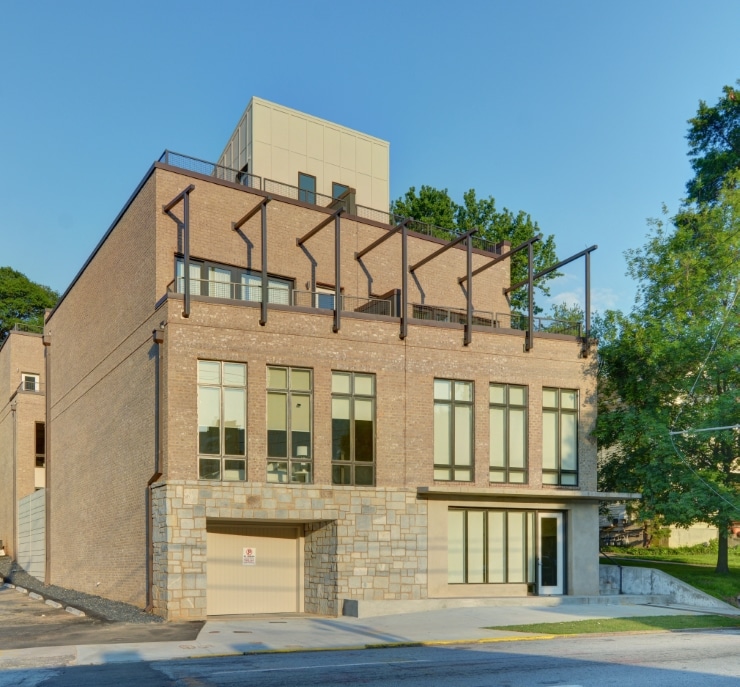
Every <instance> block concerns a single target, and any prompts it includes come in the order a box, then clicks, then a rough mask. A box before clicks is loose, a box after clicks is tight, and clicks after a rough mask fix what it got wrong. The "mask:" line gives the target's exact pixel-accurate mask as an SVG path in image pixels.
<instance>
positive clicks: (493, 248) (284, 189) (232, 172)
mask: <svg viewBox="0 0 740 687" xmlns="http://www.w3.org/2000/svg"><path fill="white" fill-rule="evenodd" d="M159 162H163V163H164V164H166V165H172V166H173V167H180V168H181V169H186V170H188V171H190V172H197V173H199V174H205V175H206V176H210V177H214V178H215V179H223V180H225V181H230V182H232V183H236V184H241V185H242V186H247V187H249V188H255V189H257V190H260V191H265V192H267V193H275V194H277V195H280V196H284V197H286V198H291V199H293V200H298V201H300V202H303V203H309V204H310V205H316V206H317V207H321V208H329V209H332V210H336V209H337V208H338V207H339V206H342V205H344V207H345V209H346V211H348V212H351V213H352V214H354V215H355V216H357V217H361V218H363V219H369V220H372V221H374V222H380V223H381V224H389V225H391V226H396V225H397V224H399V223H400V222H401V221H403V220H404V219H405V218H404V217H402V216H401V215H396V214H394V213H392V212H390V211H388V210H378V209H375V208H369V207H365V206H363V205H355V204H354V201H353V199H350V198H346V199H345V198H344V197H343V196H342V197H339V198H335V197H334V196H329V195H326V194H324V193H318V192H316V191H310V190H306V189H302V188H299V187H298V186H293V185H291V184H285V183H283V182H282V181H275V180H274V179H263V178H262V177H259V176H257V175H256V174H249V173H248V172H244V171H239V170H237V169H231V168H230V167H225V166H223V165H219V164H216V163H215V162H207V161H205V160H201V159H199V158H195V157H190V156H188V155H182V154H180V153H174V152H172V151H170V150H165V151H164V152H163V153H162V155H161V156H160V158H159ZM408 229H409V230H410V231H414V232H416V233H418V234H424V235H425V236H432V237H434V238H438V239H442V240H444V241H451V240H454V239H456V238H457V237H458V236H460V232H456V231H454V230H452V229H446V228H444V227H438V226H436V225H434V224H429V223H427V222H419V221H417V220H410V221H409V223H408ZM462 233H464V232H462ZM472 240H473V247H474V248H477V249H478V250H482V251H485V252H487V253H493V254H494V255H498V254H500V252H501V250H500V248H499V244H497V243H495V242H493V241H489V240H487V239H484V238H481V237H479V236H474V237H472Z"/></svg>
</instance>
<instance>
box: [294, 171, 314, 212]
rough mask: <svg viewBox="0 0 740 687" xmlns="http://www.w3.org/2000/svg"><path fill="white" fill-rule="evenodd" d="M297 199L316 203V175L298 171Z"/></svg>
mask: <svg viewBox="0 0 740 687" xmlns="http://www.w3.org/2000/svg"><path fill="white" fill-rule="evenodd" d="M298 200H302V201H303V202H304V203H313V204H315V203H316V177H314V176H311V175H310V174H304V173H303V172H298Z"/></svg>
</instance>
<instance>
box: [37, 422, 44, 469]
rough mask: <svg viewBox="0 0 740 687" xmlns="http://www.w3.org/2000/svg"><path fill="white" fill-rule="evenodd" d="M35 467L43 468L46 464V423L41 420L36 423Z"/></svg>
mask: <svg viewBox="0 0 740 687" xmlns="http://www.w3.org/2000/svg"><path fill="white" fill-rule="evenodd" d="M35 443H36V467H37V468H43V467H44V466H45V465H46V425H45V424H44V423H43V422H37V423H36V435H35Z"/></svg>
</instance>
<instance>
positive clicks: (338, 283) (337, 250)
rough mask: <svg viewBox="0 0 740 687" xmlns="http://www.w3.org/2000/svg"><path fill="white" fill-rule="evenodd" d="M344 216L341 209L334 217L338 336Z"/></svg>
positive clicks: (337, 327)
mask: <svg viewBox="0 0 740 687" xmlns="http://www.w3.org/2000/svg"><path fill="white" fill-rule="evenodd" d="M341 215H342V209H341V208H340V209H339V210H337V213H336V214H335V215H334V327H333V328H332V329H333V331H334V333H335V334H336V333H337V332H338V331H339V325H340V324H341V317H342V302H341V300H340V298H341V292H342V288H341V270H342V261H341V259H340V255H341V244H340V237H339V234H340V232H339V229H340V227H341V224H342V220H341Z"/></svg>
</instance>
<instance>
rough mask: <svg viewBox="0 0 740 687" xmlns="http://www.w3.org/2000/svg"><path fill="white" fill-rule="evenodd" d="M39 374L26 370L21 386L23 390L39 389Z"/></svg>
mask: <svg viewBox="0 0 740 687" xmlns="http://www.w3.org/2000/svg"><path fill="white" fill-rule="evenodd" d="M39 379H40V378H39V375H37V374H36V373H33V372H24V373H23V374H22V375H21V388H22V389H23V391H39V390H40V384H39Z"/></svg>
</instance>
